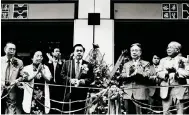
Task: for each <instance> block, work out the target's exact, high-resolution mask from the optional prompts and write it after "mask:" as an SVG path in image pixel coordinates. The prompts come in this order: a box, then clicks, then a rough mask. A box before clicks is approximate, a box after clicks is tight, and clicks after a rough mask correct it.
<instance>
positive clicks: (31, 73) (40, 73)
mask: <svg viewBox="0 0 189 115" xmlns="http://www.w3.org/2000/svg"><path fill="white" fill-rule="evenodd" d="M42 60H43V56H42V52H41V51H36V52H35V53H34V55H33V58H32V61H33V63H32V64H30V65H28V66H26V67H24V70H23V71H24V72H25V73H27V74H28V77H27V81H28V82H27V83H25V84H24V99H23V103H22V106H23V110H24V111H25V112H26V113H31V114H44V113H49V110H50V98H49V87H48V85H47V84H46V82H49V81H50V79H51V78H52V76H51V73H50V70H49V68H48V67H47V66H46V65H44V64H42Z"/></svg>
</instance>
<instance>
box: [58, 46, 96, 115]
mask: <svg viewBox="0 0 189 115" xmlns="http://www.w3.org/2000/svg"><path fill="white" fill-rule="evenodd" d="M84 52H85V48H84V47H83V46H82V45H81V44H76V45H75V46H74V48H73V59H70V60H68V61H66V62H65V63H64V65H63V68H62V72H61V75H62V78H63V79H64V81H65V84H66V85H67V86H75V87H74V88H69V87H68V88H67V89H66V90H67V96H66V98H65V100H64V101H68V100H69V99H71V101H76V100H85V99H86V97H87V91H88V89H87V88H79V87H80V86H81V87H87V86H89V85H90V84H91V83H92V82H93V80H94V74H93V68H92V65H91V64H89V63H88V62H86V61H85V60H83V55H84ZM70 92H71V93H70ZM84 107H85V102H77V103H73V104H71V110H78V109H81V108H84ZM73 113H75V114H84V109H82V110H80V111H76V112H73Z"/></svg>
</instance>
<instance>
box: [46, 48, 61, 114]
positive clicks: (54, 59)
mask: <svg viewBox="0 0 189 115" xmlns="http://www.w3.org/2000/svg"><path fill="white" fill-rule="evenodd" d="M47 57H48V58H49V61H48V63H47V66H48V67H49V70H50V72H51V74H52V76H53V78H52V79H51V81H50V84H55V85H61V84H63V80H62V78H61V76H60V73H61V70H62V65H63V62H62V60H61V53H60V49H59V48H54V49H53V51H52V56H51V55H50V54H48V53H47ZM59 91H62V92H64V87H60V86H53V85H50V96H51V97H50V98H51V99H53V100H56V101H63V93H58V92H59ZM51 108H57V109H59V110H61V109H62V104H60V103H57V102H53V101H51ZM50 113H51V114H60V112H59V111H57V110H53V109H51V110H50Z"/></svg>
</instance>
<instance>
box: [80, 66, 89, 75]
mask: <svg viewBox="0 0 189 115" xmlns="http://www.w3.org/2000/svg"><path fill="white" fill-rule="evenodd" d="M88 71H89V68H88V65H87V64H83V65H81V73H82V74H87V72H88Z"/></svg>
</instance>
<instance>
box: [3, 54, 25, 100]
mask: <svg viewBox="0 0 189 115" xmlns="http://www.w3.org/2000/svg"><path fill="white" fill-rule="evenodd" d="M7 61H8V59H7V57H6V56H3V57H1V95H2V93H3V91H4V89H3V88H2V87H4V86H5V77H6V76H5V75H6V74H5V73H6V68H7V65H8V63H7ZM12 62H15V63H14V64H13V63H12ZM22 69H23V62H22V61H21V60H20V59H18V58H15V57H13V58H12V61H11V64H10V76H9V80H10V82H13V81H14V80H16V79H18V78H19V76H22V74H23V71H22ZM16 88H17V87H16V86H14V87H13V88H12V90H11V91H10V94H9V96H10V99H11V100H15V101H16V100H17V99H16Z"/></svg>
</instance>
